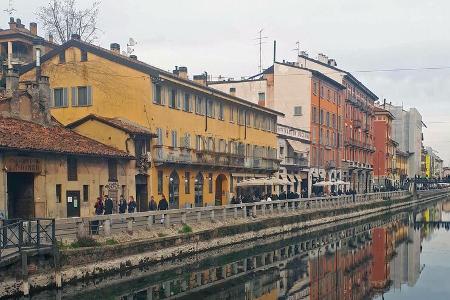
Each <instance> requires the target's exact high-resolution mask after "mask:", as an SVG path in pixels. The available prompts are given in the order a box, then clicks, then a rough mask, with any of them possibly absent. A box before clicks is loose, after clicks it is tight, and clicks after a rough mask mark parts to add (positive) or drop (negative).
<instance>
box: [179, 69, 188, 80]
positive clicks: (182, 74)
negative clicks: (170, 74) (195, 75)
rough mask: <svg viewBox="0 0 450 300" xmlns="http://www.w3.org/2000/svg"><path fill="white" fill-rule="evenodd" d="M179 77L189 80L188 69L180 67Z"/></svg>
mask: <svg viewBox="0 0 450 300" xmlns="http://www.w3.org/2000/svg"><path fill="white" fill-rule="evenodd" d="M178 77H180V78H183V79H188V72H187V67H179V68H178Z"/></svg>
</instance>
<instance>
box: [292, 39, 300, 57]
mask: <svg viewBox="0 0 450 300" xmlns="http://www.w3.org/2000/svg"><path fill="white" fill-rule="evenodd" d="M295 45H296V47H295V48H294V49H292V51H297V57H299V56H300V42H299V41H297V42H295Z"/></svg>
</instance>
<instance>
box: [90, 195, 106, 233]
mask: <svg viewBox="0 0 450 300" xmlns="http://www.w3.org/2000/svg"><path fill="white" fill-rule="evenodd" d="M94 208H95V214H96V215H97V216H100V215H103V212H104V205H103V201H102V197H98V198H97V202H95V205H94ZM99 227H100V221H98V220H97V221H92V229H91V231H92V234H98V229H99Z"/></svg>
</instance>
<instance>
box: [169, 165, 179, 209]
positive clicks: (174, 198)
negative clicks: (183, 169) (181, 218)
mask: <svg viewBox="0 0 450 300" xmlns="http://www.w3.org/2000/svg"><path fill="white" fill-rule="evenodd" d="M179 205H180V178H179V177H178V173H177V172H176V171H173V172H172V173H171V174H170V177H169V208H171V209H174V208H179Z"/></svg>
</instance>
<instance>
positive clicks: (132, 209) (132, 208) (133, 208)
mask: <svg viewBox="0 0 450 300" xmlns="http://www.w3.org/2000/svg"><path fill="white" fill-rule="evenodd" d="M136 206H137V205H136V201H134V197H133V196H130V201H128V213H129V214H132V213H134V212H135V211H136Z"/></svg>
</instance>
